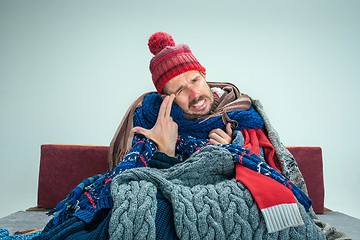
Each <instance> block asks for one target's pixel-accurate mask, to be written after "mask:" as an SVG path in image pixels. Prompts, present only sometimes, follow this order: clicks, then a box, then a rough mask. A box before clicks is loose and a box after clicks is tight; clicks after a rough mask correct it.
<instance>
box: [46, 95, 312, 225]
mask: <svg viewBox="0 0 360 240" xmlns="http://www.w3.org/2000/svg"><path fill="white" fill-rule="evenodd" d="M161 103H162V98H161V96H160V95H159V94H157V93H151V94H148V95H147V96H146V97H145V98H144V100H143V103H142V106H141V107H139V108H137V109H136V110H135V112H134V116H133V122H134V126H141V127H144V128H147V129H151V128H152V127H153V126H154V124H155V122H156V120H157V115H158V112H159V109H160V105H161ZM170 115H171V117H172V118H173V120H174V121H175V122H176V123H177V124H178V133H179V138H178V141H177V143H176V153H177V154H182V155H187V156H190V155H191V154H193V153H194V152H196V151H197V150H199V149H200V148H201V147H204V146H206V145H209V144H212V143H211V142H210V141H209V140H208V139H207V138H208V134H209V132H210V131H211V130H212V129H215V128H221V129H223V130H224V131H225V125H224V123H223V120H222V117H221V116H217V117H213V118H209V119H207V120H197V121H189V120H186V119H185V116H184V114H183V112H182V110H181V108H180V107H179V106H178V105H177V104H175V103H174V104H173V107H172V110H171V114H170ZM228 116H229V118H230V119H232V120H235V121H237V123H238V125H237V127H236V128H235V129H234V130H242V129H263V128H264V122H263V119H262V118H261V116H260V115H259V114H258V112H257V111H256V110H255V109H254V108H253V107H251V108H250V109H249V110H235V111H232V112H229V113H228ZM222 146H223V147H224V148H226V149H228V150H229V151H230V153H231V154H232V156H233V159H234V162H235V163H236V164H242V165H244V166H245V167H248V168H250V169H252V170H254V171H258V172H260V173H262V174H264V175H266V176H269V177H271V178H273V179H274V180H276V181H278V182H280V183H282V184H283V185H285V186H286V187H288V188H289V189H291V191H292V192H293V193H294V195H295V197H296V198H297V199H298V200H299V202H300V203H301V204H303V205H304V207H305V209H306V210H307V211H308V210H309V208H310V206H311V200H310V199H309V198H308V197H307V196H306V195H305V194H304V193H303V192H302V191H301V190H300V189H299V188H298V187H297V186H295V185H294V184H293V183H292V182H290V181H289V180H287V179H286V178H285V177H284V176H282V175H281V174H280V173H279V172H277V171H276V170H275V169H273V168H271V167H270V166H268V165H267V164H265V163H263V162H262V160H261V159H260V158H259V157H258V156H257V155H256V154H253V153H252V152H251V151H249V150H247V149H245V148H242V147H240V146H238V145H235V144H227V145H222ZM156 151H157V146H156V144H155V143H154V142H153V141H151V140H150V139H147V138H145V137H144V136H143V135H141V134H135V136H134V139H133V142H132V149H131V150H130V151H129V153H128V154H127V155H126V156H125V158H124V159H123V160H122V161H121V162H120V164H119V165H118V166H117V167H116V168H115V169H114V170H113V171H109V170H108V172H107V173H106V174H104V175H101V176H94V177H92V178H89V179H86V180H84V181H83V182H82V183H81V184H79V185H78V186H77V187H76V188H75V189H74V190H73V191H72V192H71V193H70V194H69V195H68V196H67V197H66V199H65V200H63V201H62V202H60V203H59V204H58V205H57V207H56V208H55V209H54V210H52V211H51V212H50V213H55V217H54V222H53V223H54V224H55V225H56V224H59V223H61V222H63V221H65V220H66V219H67V218H68V217H69V216H76V217H78V218H79V219H81V220H83V221H84V222H88V223H89V222H91V221H93V220H99V219H101V218H104V217H105V216H104V214H103V211H101V210H102V209H109V208H112V205H113V202H112V198H111V194H110V184H111V181H112V180H113V178H114V177H115V176H117V175H118V174H121V173H122V172H124V171H126V170H127V169H131V168H137V167H146V166H147V165H148V161H149V160H150V159H151V158H152V156H153V155H154V153H155V152H156ZM240 156H241V158H240ZM240 159H241V161H240ZM260 162H262V164H259V163H260Z"/></svg>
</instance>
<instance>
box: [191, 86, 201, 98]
mask: <svg viewBox="0 0 360 240" xmlns="http://www.w3.org/2000/svg"><path fill="white" fill-rule="evenodd" d="M189 92H190V97H191V99H197V98H198V97H200V91H199V90H198V89H196V88H193V87H190V88H189Z"/></svg>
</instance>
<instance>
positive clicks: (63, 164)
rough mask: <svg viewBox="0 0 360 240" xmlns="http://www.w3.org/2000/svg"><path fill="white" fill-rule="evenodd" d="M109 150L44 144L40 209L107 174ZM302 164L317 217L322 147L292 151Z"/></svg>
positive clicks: (321, 185)
mask: <svg viewBox="0 0 360 240" xmlns="http://www.w3.org/2000/svg"><path fill="white" fill-rule="evenodd" d="M108 149H109V147H108V146H92V145H63V144H44V145H42V146H41V157H40V172H39V186H38V207H39V208H54V207H55V206H56V204H57V203H58V202H60V201H61V200H63V199H64V198H65V197H66V195H67V194H68V193H70V191H71V190H72V189H73V188H75V187H76V186H77V185H78V184H79V183H80V182H81V181H82V180H84V179H86V178H88V177H91V176H93V175H96V174H100V173H105V172H106V170H107V168H108V161H107V156H108ZM288 149H289V150H290V152H291V153H292V154H293V155H294V157H295V159H296V161H297V162H298V165H299V168H300V170H301V172H302V174H303V176H304V179H305V182H306V184H307V187H308V192H309V197H310V198H311V199H312V200H313V209H314V211H315V213H317V214H321V213H323V211H324V181H323V166H322V154H321V148H320V147H288Z"/></svg>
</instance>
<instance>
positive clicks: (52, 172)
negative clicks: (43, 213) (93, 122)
mask: <svg viewBox="0 0 360 240" xmlns="http://www.w3.org/2000/svg"><path fill="white" fill-rule="evenodd" d="M108 150H109V147H108V146H91V145H63V144H44V145H41V156H40V171H39V186H38V207H39V208H54V207H56V205H57V203H59V202H60V201H62V200H63V199H64V198H65V197H66V196H67V195H68V194H69V193H70V192H71V191H72V190H73V189H74V188H75V187H76V186H77V185H78V184H79V183H80V182H82V181H83V180H84V179H86V178H88V177H91V176H94V175H96V174H102V173H105V172H106V171H107V169H108V161H107V157H108Z"/></svg>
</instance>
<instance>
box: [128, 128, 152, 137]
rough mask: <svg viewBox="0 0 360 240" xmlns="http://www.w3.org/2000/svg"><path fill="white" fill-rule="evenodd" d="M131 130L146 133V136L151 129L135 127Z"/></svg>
mask: <svg viewBox="0 0 360 240" xmlns="http://www.w3.org/2000/svg"><path fill="white" fill-rule="evenodd" d="M131 131H132V132H133V133H140V134H142V135H144V136H145V137H148V136H149V130H148V129H145V128H142V127H134V128H133V129H131Z"/></svg>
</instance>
